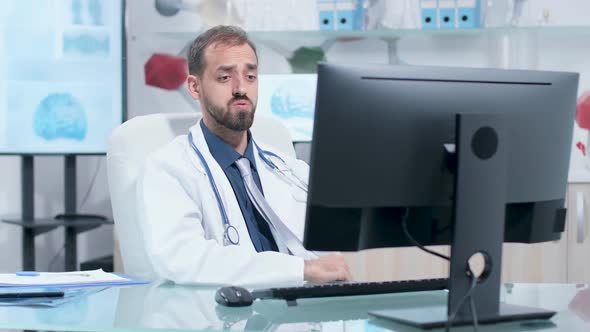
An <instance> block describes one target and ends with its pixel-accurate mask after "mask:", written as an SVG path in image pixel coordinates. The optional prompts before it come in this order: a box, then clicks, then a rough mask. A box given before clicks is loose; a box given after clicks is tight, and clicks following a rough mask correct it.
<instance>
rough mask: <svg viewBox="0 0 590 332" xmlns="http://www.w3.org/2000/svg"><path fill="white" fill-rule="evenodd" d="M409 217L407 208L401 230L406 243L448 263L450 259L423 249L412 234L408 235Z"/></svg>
mask: <svg viewBox="0 0 590 332" xmlns="http://www.w3.org/2000/svg"><path fill="white" fill-rule="evenodd" d="M409 215H410V209H409V208H406V212H405V213H404V215H403V216H402V228H403V230H404V234H405V235H406V238H407V239H408V241H410V243H412V245H414V246H416V247H418V248H420V249H422V250H423V251H425V252H427V253H429V254H431V255H434V256H437V257H440V258H442V259H445V260H447V261H450V260H451V258H450V257H449V256H445V255H443V254H441V253H438V252H436V251H433V250H430V249H428V248H426V247H424V246H423V245H422V244H420V243H419V242H418V241H416V239H414V237H413V236H412V234H410V232H409V231H408V216H409Z"/></svg>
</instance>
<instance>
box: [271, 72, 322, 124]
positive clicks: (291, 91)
mask: <svg viewBox="0 0 590 332" xmlns="http://www.w3.org/2000/svg"><path fill="white" fill-rule="evenodd" d="M270 104H271V110H272V113H273V114H275V115H277V116H279V117H281V118H292V117H301V118H308V119H313V111H314V108H315V88H313V87H310V86H307V85H304V84H302V83H301V82H298V81H295V80H288V81H286V82H283V83H282V84H281V85H280V86H279V87H278V88H277V89H276V90H274V92H273V94H272V97H271V100H270Z"/></svg>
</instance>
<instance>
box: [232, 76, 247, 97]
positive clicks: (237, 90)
mask: <svg viewBox="0 0 590 332" xmlns="http://www.w3.org/2000/svg"><path fill="white" fill-rule="evenodd" d="M234 82H235V83H234V86H233V90H232V94H233V95H234V97H241V96H243V95H245V94H246V87H245V86H244V83H243V82H242V79H240V78H238V79H236V80H234Z"/></svg>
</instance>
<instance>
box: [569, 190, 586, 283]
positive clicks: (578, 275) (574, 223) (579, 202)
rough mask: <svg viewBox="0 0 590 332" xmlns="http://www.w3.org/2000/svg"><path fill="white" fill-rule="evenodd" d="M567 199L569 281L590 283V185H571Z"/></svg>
mask: <svg viewBox="0 0 590 332" xmlns="http://www.w3.org/2000/svg"><path fill="white" fill-rule="evenodd" d="M567 199H568V203H567V206H568V217H567V226H566V227H567V234H566V237H567V281H568V282H571V283H590V239H589V238H588V228H589V226H590V223H589V219H590V204H589V203H590V184H585V183H574V184H570V185H569V187H568V191H567Z"/></svg>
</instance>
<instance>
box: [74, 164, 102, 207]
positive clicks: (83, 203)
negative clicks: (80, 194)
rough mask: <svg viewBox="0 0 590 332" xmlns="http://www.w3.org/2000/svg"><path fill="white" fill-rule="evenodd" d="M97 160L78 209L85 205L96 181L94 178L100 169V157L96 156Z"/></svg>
mask: <svg viewBox="0 0 590 332" xmlns="http://www.w3.org/2000/svg"><path fill="white" fill-rule="evenodd" d="M98 158H99V159H98V162H97V163H96V167H95V169H94V174H93V175H92V179H91V180H90V183H89V184H88V189H87V190H86V193H85V194H84V198H82V202H81V203H80V207H79V208H78V210H80V211H82V210H83V209H84V205H86V202H87V201H88V198H89V197H90V193H91V192H92V189H93V188H94V183H95V182H96V178H97V177H98V173H99V171H100V166H101V165H102V157H98Z"/></svg>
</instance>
